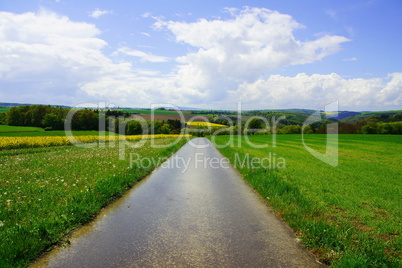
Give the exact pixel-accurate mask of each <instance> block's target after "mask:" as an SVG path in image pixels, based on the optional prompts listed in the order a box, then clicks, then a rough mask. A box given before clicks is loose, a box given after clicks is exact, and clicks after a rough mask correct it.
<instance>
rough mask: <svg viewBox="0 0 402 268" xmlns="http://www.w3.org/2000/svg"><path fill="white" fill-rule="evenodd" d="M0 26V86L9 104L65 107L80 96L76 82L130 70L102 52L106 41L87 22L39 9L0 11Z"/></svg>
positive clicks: (123, 63) (125, 64) (127, 66)
mask: <svg viewBox="0 0 402 268" xmlns="http://www.w3.org/2000/svg"><path fill="white" fill-rule="evenodd" d="M0 25H1V27H0V82H1V83H2V86H1V88H3V89H4V88H6V86H7V87H11V86H12V87H13V90H9V91H7V93H6V94H3V96H4V95H6V96H5V97H7V99H9V100H15V101H19V99H24V102H43V101H46V102H47V103H49V102H54V103H71V102H72V98H79V97H82V96H81V95H80V94H81V93H80V92H79V91H78V88H77V84H79V83H82V82H84V81H91V80H94V79H96V78H97V77H99V76H103V75H108V74H111V73H116V72H130V70H131V66H130V64H129V63H125V62H122V63H119V64H115V63H113V62H112V61H111V59H109V58H108V57H106V56H105V55H104V54H103V53H102V49H103V48H104V47H105V46H106V45H107V43H106V42H105V41H104V40H102V39H99V38H97V36H98V35H99V34H100V31H99V30H98V29H97V28H96V27H95V26H94V25H92V24H88V23H82V22H73V21H71V20H70V19H69V18H67V17H65V16H60V15H57V14H55V13H53V12H50V11H46V10H41V11H40V12H38V13H32V12H29V13H23V14H13V13H8V12H0ZM66 96H69V97H66ZM30 98H31V99H30Z"/></svg>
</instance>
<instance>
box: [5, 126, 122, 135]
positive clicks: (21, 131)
mask: <svg viewBox="0 0 402 268" xmlns="http://www.w3.org/2000/svg"><path fill="white" fill-rule="evenodd" d="M72 133H73V135H74V136H86V135H99V134H102V135H103V134H105V135H107V134H109V132H108V131H96V130H77V131H73V132H72ZM114 135H119V134H118V133H114ZM37 136H66V133H65V132H64V130H52V131H45V130H44V129H43V128H40V127H17V126H8V125H0V137H37Z"/></svg>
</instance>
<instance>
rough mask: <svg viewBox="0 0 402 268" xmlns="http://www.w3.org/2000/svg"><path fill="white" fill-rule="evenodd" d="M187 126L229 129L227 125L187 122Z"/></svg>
mask: <svg viewBox="0 0 402 268" xmlns="http://www.w3.org/2000/svg"><path fill="white" fill-rule="evenodd" d="M186 124H187V125H189V126H196V127H228V126H226V125H221V124H215V123H210V122H196V121H193V122H186Z"/></svg>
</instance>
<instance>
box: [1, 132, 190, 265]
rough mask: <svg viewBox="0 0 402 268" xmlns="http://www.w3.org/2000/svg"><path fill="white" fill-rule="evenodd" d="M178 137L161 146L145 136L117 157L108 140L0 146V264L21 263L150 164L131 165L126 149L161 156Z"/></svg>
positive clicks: (87, 218) (85, 219)
mask: <svg viewBox="0 0 402 268" xmlns="http://www.w3.org/2000/svg"><path fill="white" fill-rule="evenodd" d="M171 141H172V140H171V139H157V140H155V142H156V143H157V144H166V143H168V142H171ZM183 143H184V140H183V141H181V142H180V143H179V144H177V145H175V146H173V147H169V148H165V149H162V148H152V147H151V146H150V145H149V142H148V143H147V145H145V146H143V147H140V148H128V149H127V151H126V155H127V157H126V160H124V161H119V160H118V152H119V149H118V148H117V147H116V148H109V147H108V146H106V148H92V149H84V148H78V147H74V146H64V147H48V148H35V149H17V150H5V151H1V152H0V166H1V169H0V232H1V233H0V234H1V235H0V267H25V266H26V265H27V263H28V262H29V261H30V260H32V259H34V258H36V257H37V256H38V255H39V254H40V253H41V252H42V251H44V250H46V249H49V247H51V246H52V245H54V244H57V243H59V242H60V241H63V240H65V235H66V234H67V233H68V232H70V231H71V230H72V229H74V228H76V227H77V226H79V225H82V224H84V223H86V222H88V221H90V220H91V219H92V217H93V215H94V214H96V213H97V212H98V211H99V210H100V209H101V208H102V207H103V206H105V205H106V204H107V203H109V202H110V201H112V200H113V199H115V198H117V197H119V196H121V195H122V194H123V193H124V192H125V191H126V190H127V188H129V187H131V186H132V185H133V184H135V183H136V182H137V181H138V180H140V179H142V178H143V177H144V176H146V175H147V174H148V173H150V172H151V171H152V170H153V169H154V168H155V165H151V166H150V167H148V168H140V167H137V166H136V165H134V166H133V168H130V163H129V153H131V152H134V153H137V154H139V155H140V156H141V157H155V158H156V157H162V158H163V157H168V156H170V155H171V154H172V153H174V152H175V151H176V150H178V149H179V148H180V147H181V146H182V145H183Z"/></svg>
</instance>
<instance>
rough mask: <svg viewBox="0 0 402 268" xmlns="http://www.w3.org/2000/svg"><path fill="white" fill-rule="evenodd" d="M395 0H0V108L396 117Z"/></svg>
mask: <svg viewBox="0 0 402 268" xmlns="http://www.w3.org/2000/svg"><path fill="white" fill-rule="evenodd" d="M401 31H402V1H400V0H348V1H343V0H342V1H323V0H311V1H310V0H309V1H298V0H293V1H291V0H283V1H277V0H264V1H262V0H261V1H253V0H249V1H178V0H175V1H152V0H149V1H69V0H59V1H55V0H40V1H22V0H15V1H1V2H0V102H20V103H21V102H24V103H44V104H65V105H80V104H82V103H89V102H91V103H97V102H105V103H106V104H107V105H112V104H113V105H115V106H129V107H144V108H146V107H150V105H152V104H155V103H156V104H172V105H176V106H187V107H198V108H215V109H236V107H237V103H238V102H242V106H243V108H245V109H269V108H312V109H322V108H323V107H324V106H325V105H326V104H328V103H330V102H332V101H336V100H337V101H338V102H339V106H340V109H343V110H346V109H348V110H391V109H402V68H401V66H402V65H401V62H402V56H401V44H402V34H401Z"/></svg>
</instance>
